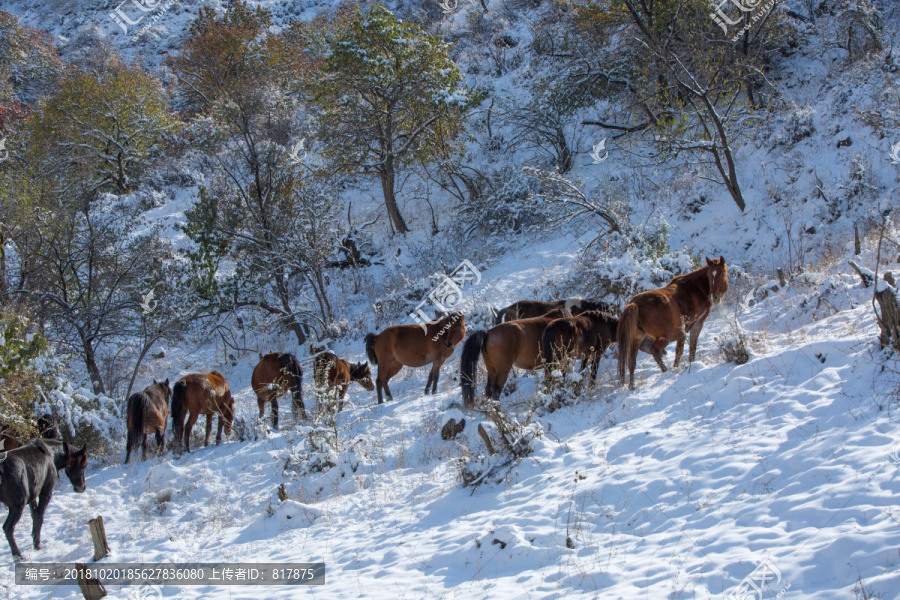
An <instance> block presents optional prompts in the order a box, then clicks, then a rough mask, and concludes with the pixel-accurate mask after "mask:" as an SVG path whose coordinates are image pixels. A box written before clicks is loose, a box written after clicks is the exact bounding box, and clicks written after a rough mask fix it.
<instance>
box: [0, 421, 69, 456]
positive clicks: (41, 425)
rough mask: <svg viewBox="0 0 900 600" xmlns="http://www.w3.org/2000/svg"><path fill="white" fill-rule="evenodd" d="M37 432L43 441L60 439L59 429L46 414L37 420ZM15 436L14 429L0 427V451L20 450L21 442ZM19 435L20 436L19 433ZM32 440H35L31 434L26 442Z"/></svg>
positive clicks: (5, 426) (4, 426)
mask: <svg viewBox="0 0 900 600" xmlns="http://www.w3.org/2000/svg"><path fill="white" fill-rule="evenodd" d="M37 432H38V434H39V436H40V437H41V438H43V439H45V440H58V439H61V438H62V436H61V435H60V434H59V428H58V427H57V426H56V421H55V420H54V419H53V415H50V414H46V415H44V416H43V417H41V418H39V419H38V420H37ZM16 434H17V432H16V431H15V429H14V428H12V427H9V426H7V425H0V441H2V442H3V445H2V446H0V449H2V450H15V449H16V448H21V447H22V442H20V441H19V438H17V437H16ZM19 435H21V433H19ZM26 435H27V434H26ZM32 439H35V438H34V435H33V433H32V435H28V436H27V439H26V442H28V441H31V440H32Z"/></svg>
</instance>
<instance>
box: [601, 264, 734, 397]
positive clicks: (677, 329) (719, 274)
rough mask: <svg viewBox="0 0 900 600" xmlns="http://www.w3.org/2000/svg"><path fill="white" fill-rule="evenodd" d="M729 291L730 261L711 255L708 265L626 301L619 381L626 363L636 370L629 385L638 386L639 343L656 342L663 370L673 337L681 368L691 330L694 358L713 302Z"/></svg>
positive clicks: (620, 330) (690, 358) (654, 347)
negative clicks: (714, 257) (728, 262)
mask: <svg viewBox="0 0 900 600" xmlns="http://www.w3.org/2000/svg"><path fill="white" fill-rule="evenodd" d="M727 290H728V266H727V265H726V264H725V258H724V257H721V256H720V257H719V258H718V260H716V259H709V258H707V259H706V266H705V267H701V268H699V269H697V270H696V271H691V272H690V273H687V274H685V275H678V276H677V277H673V278H672V281H670V282H669V283H668V285H666V286H665V287H662V288H659V289H655V290H650V291H648V292H641V293H640V294H638V295H636V296H635V297H634V298H632V299H631V301H630V302H629V303H628V304H626V305H625V309H624V310H623V311H622V315H621V317H619V327H618V331H617V332H616V339H617V341H618V344H619V380H620V381H621V382H622V383H623V384H624V383H625V368H626V366H627V367H628V370H629V373H630V376H631V377H630V381H629V387H630V388H631V389H634V366H635V363H636V361H637V352H638V348H639V347H640V346H641V345H642V344H645V343H646V342H651V343H652V346H651V347H650V354H652V355H653V358H654V359H655V360H656V364H658V365H659V368H660V369H662V371H663V372H665V371H666V366H665V365H664V364H663V361H662V354H663V351H664V350H665V347H666V345H668V343H669V342H673V341H674V342H677V343H676V345H675V361H674V363H673V365H672V366H674V367H677V366H678V362H679V361H680V360H681V354H682V353H683V352H684V338H685V334H689V335H690V352H689V354H688V362H689V363H690V362H694V354H695V353H696V351H697V339H698V338H699V337H700V330H701V329H703V322H704V321H706V317H707V316H709V311H710V310H711V309H712V307H713V306H714V305H716V304H718V303H719V302H721V301H722V298H723V297H724V296H725V292H726V291H727Z"/></svg>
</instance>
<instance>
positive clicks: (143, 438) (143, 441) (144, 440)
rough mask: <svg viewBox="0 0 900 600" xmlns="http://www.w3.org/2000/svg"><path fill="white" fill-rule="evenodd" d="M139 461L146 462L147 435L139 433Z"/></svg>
mask: <svg viewBox="0 0 900 600" xmlns="http://www.w3.org/2000/svg"><path fill="white" fill-rule="evenodd" d="M141 460H147V434H146V433H144V432H143V431H142V432H141Z"/></svg>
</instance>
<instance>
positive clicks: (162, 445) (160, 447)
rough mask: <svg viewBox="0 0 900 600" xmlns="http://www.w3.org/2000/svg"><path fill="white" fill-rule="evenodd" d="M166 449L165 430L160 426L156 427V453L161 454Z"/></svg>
mask: <svg viewBox="0 0 900 600" xmlns="http://www.w3.org/2000/svg"><path fill="white" fill-rule="evenodd" d="M165 449H166V432H165V430H164V429H163V428H162V427H157V428H156V453H157V454H162V453H163V451H164V450H165Z"/></svg>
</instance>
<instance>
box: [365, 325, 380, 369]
mask: <svg viewBox="0 0 900 600" xmlns="http://www.w3.org/2000/svg"><path fill="white" fill-rule="evenodd" d="M377 339H378V336H377V335H375V334H374V333H370V334H369V335H367V336H366V339H365V342H366V356H368V357H369V362H370V363H372V364H373V365H375V366H376V367H377V366H378V355H377V354H375V341H376V340H377Z"/></svg>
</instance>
